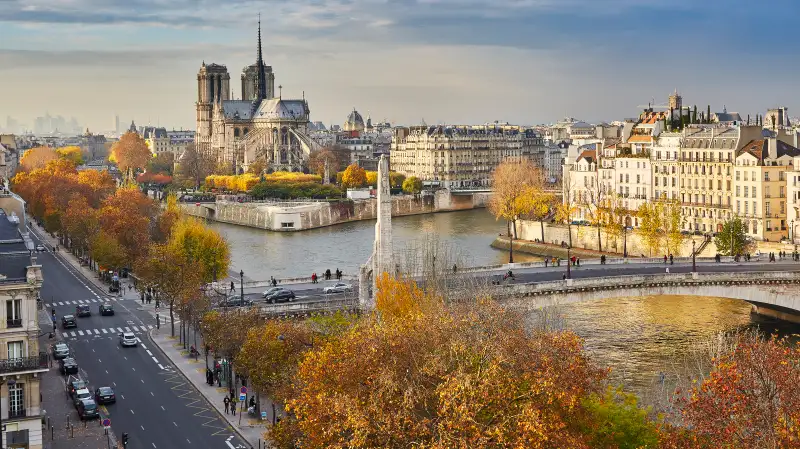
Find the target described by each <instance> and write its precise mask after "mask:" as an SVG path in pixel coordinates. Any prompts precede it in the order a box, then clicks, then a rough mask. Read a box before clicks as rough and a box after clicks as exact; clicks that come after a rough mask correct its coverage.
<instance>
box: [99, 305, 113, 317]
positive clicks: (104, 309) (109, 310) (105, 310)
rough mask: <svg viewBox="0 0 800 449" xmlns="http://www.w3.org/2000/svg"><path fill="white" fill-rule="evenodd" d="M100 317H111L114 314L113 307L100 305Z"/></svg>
mask: <svg viewBox="0 0 800 449" xmlns="http://www.w3.org/2000/svg"><path fill="white" fill-rule="evenodd" d="M99 311H100V315H103V316H105V315H113V314H114V306H112V305H111V304H109V303H105V304H100V308H99Z"/></svg>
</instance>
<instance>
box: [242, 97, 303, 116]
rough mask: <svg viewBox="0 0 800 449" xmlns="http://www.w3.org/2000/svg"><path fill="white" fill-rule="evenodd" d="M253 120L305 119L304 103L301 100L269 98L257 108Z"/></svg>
mask: <svg viewBox="0 0 800 449" xmlns="http://www.w3.org/2000/svg"><path fill="white" fill-rule="evenodd" d="M255 118H266V119H285V120H296V119H300V118H307V115H306V103H305V101H303V100H283V99H280V98H271V99H269V100H264V101H262V102H261V104H260V105H259V106H258V110H257V111H256V116H255Z"/></svg>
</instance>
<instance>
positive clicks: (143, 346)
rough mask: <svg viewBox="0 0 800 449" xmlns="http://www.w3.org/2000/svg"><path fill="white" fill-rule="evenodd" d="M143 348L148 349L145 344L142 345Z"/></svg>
mask: <svg viewBox="0 0 800 449" xmlns="http://www.w3.org/2000/svg"><path fill="white" fill-rule="evenodd" d="M142 348H144V349H147V346H145V345H144V343H142ZM151 355H152V354H151Z"/></svg>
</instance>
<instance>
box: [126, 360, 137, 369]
mask: <svg viewBox="0 0 800 449" xmlns="http://www.w3.org/2000/svg"><path fill="white" fill-rule="evenodd" d="M125 360H128V359H125ZM131 369H132V370H134V371H136V368H134V367H131Z"/></svg>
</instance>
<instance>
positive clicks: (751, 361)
mask: <svg viewBox="0 0 800 449" xmlns="http://www.w3.org/2000/svg"><path fill="white" fill-rule="evenodd" d="M798 361H800V349H798V348H797V345H796V344H794V343H793V342H790V341H788V340H786V339H779V338H771V339H764V338H751V339H740V340H739V341H738V343H737V344H736V346H735V348H734V349H733V350H732V351H730V352H729V353H727V354H724V355H722V356H720V357H718V358H717V359H716V360H715V366H714V369H713V370H712V371H711V374H710V375H709V376H708V377H707V378H706V379H705V380H704V381H703V382H700V383H696V384H695V385H694V387H693V388H692V389H691V391H689V392H688V394H687V395H685V396H684V397H683V399H681V404H682V413H681V418H682V419H683V424H684V425H686V426H688V427H689V428H691V429H692V431H693V432H694V433H695V434H696V435H695V436H694V440H695V442H696V445H694V447H709V448H711V447H714V448H717V447H726V448H727V447H730V448H733V447H737V448H739V447H741V448H753V449H767V448H770V449H771V448H796V447H798V437H799V436H800V431H799V430H798V429H799V428H800V365H799V364H798Z"/></svg>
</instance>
